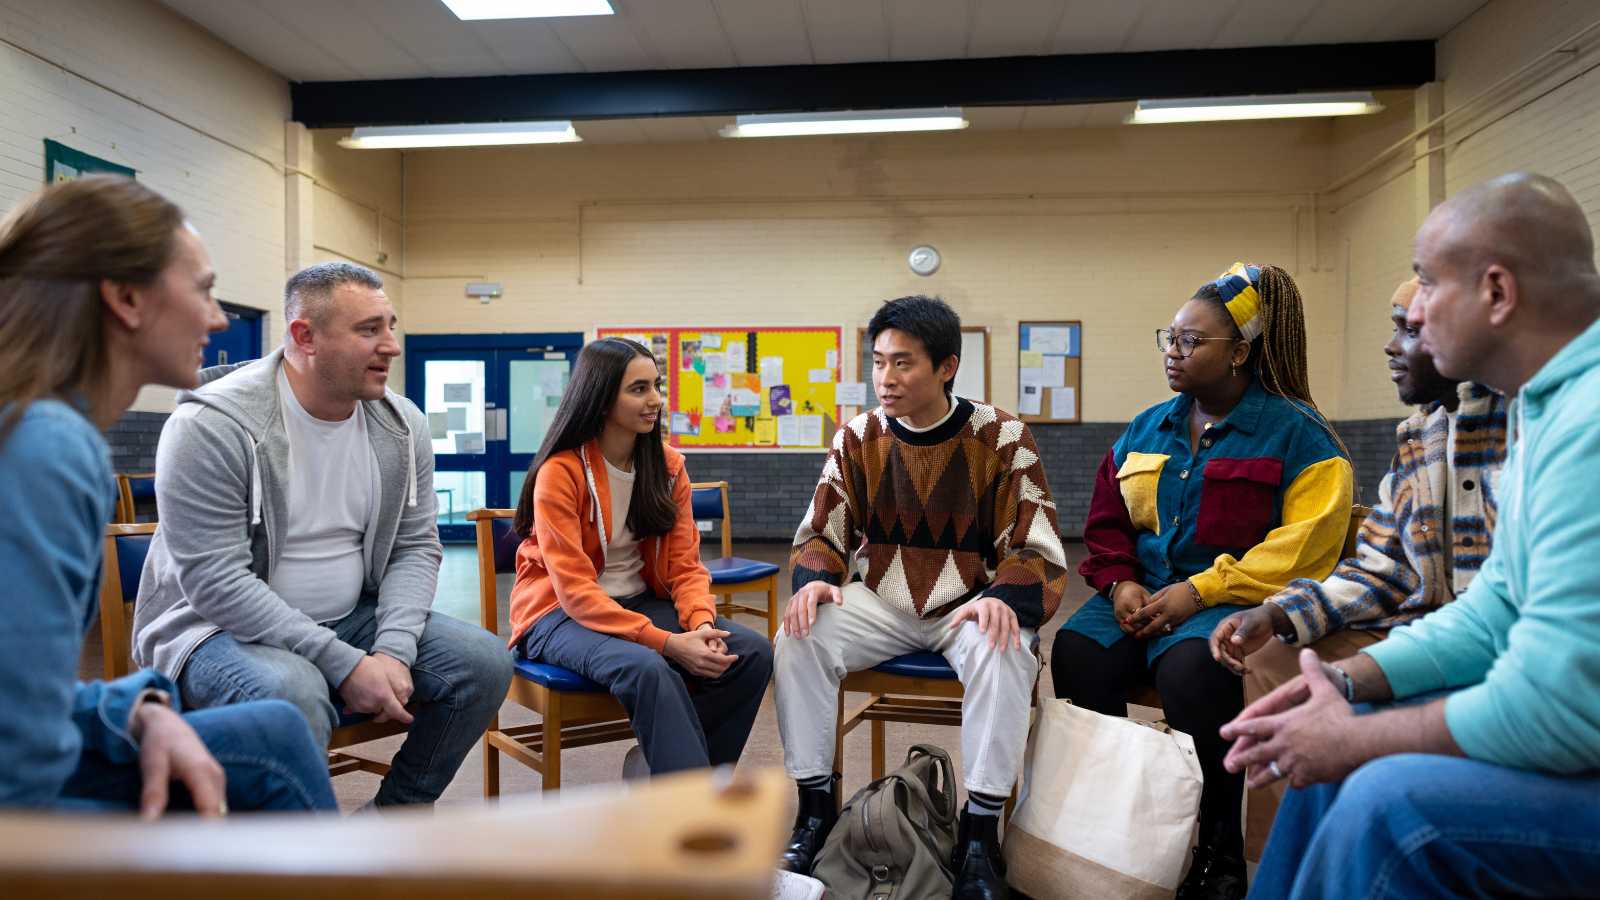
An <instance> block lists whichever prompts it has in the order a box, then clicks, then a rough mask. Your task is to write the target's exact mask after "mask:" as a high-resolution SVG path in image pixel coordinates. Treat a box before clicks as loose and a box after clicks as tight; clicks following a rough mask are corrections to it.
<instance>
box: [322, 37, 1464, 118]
mask: <svg viewBox="0 0 1600 900" xmlns="http://www.w3.org/2000/svg"><path fill="white" fill-rule="evenodd" d="M1433 48H1434V45H1433V42H1432V41H1387V42H1382V43H1368V44H1313V45H1307V46H1288V47H1250V48H1239V49H1232V50H1162V51H1154V52H1147V53H1092V54H1078V55H1071V56H1012V57H1005V58H1000V59H949V60H933V61H923V62H873V63H847V64H841V65H825V66H764V67H751V68H730V69H659V70H650V71H639V72H595V73H583V74H562V75H492V76H484V77H476V78H402V79H395V80H385V81H312V82H299V83H295V84H293V85H291V86H290V96H291V98H292V100H293V105H294V118H295V120H296V121H298V122H302V123H304V124H305V125H306V126H308V127H311V128H349V127H353V126H357V125H411V124H427V123H450V122H494V121H537V120H549V119H575V120H583V119H623V118H636V117H644V116H723V115H735V114H738V113H777V112H810V111H818V110H847V109H914V108H919V107H931V106H1036V105H1056V104H1071V103H1102V102H1110V101H1119V100H1136V99H1158V98H1175V97H1212V96H1228V95H1240V94H1289V93H1295V92H1299V91H1338V90H1378V89H1385V88H1411V87H1416V86H1418V85H1421V84H1425V83H1427V82H1429V81H1432V80H1433V77H1434V58H1433Z"/></svg>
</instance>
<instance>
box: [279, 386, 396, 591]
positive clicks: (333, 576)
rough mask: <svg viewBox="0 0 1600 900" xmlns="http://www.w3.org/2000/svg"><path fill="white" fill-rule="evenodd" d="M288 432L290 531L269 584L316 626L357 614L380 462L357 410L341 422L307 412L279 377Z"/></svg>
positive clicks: (365, 422)
mask: <svg viewBox="0 0 1600 900" xmlns="http://www.w3.org/2000/svg"><path fill="white" fill-rule="evenodd" d="M278 395H279V397H280V398H281V403H282V406H283V424H284V428H285V430H286V431H287V432H288V435H289V491H288V506H289V527H288V530H287V534H288V537H287V539H286V540H285V541H284V544H283V549H282V552H281V553H280V554H279V556H278V565H277V567H276V568H275V569H273V571H272V579H271V581H269V582H268V586H269V587H271V588H272V591H273V593H275V594H277V595H278V596H279V597H282V598H283V600H284V602H286V603H288V604H289V605H290V606H292V607H294V608H295V609H298V610H300V611H301V612H303V613H305V614H306V615H308V616H310V617H311V618H312V619H314V620H315V621H317V622H333V621H337V620H339V619H342V618H344V617H345V616H347V615H349V614H350V611H351V610H353V609H355V607H356V601H357V600H359V599H360V597H361V584H362V581H363V579H364V578H365V575H366V568H367V564H366V554H365V538H366V533H367V527H368V525H369V524H370V522H371V520H372V516H373V511H374V507H375V504H376V498H377V493H378V486H377V484H376V476H377V471H378V465H377V460H376V459H375V458H374V457H373V453H372V443H371V442H370V441H369V440H368V439H367V417H366V414H365V413H364V412H363V411H362V410H361V407H360V406H357V407H356V410H355V412H353V413H351V414H350V417H349V418H347V419H345V420H344V421H342V422H324V421H323V420H321V419H318V418H316V417H314V416H312V415H311V414H310V413H308V412H306V410H305V407H303V406H301V405H300V400H299V399H298V398H297V397H295V395H294V390H293V389H291V388H290V387H289V379H288V376H286V375H284V373H283V372H282V371H281V370H280V371H279V372H278Z"/></svg>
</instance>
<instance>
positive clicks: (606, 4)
mask: <svg viewBox="0 0 1600 900" xmlns="http://www.w3.org/2000/svg"><path fill="white" fill-rule="evenodd" d="M443 3H444V5H445V6H448V7H450V11H451V12H453V13H455V14H456V18H458V19H460V20H462V21H464V22H476V21H481V20H484V19H550V18H556V17H559V16H609V15H612V14H613V13H615V12H616V10H614V9H612V8H611V3H610V0H443Z"/></svg>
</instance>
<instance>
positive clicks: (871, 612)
mask: <svg viewBox="0 0 1600 900" xmlns="http://www.w3.org/2000/svg"><path fill="white" fill-rule="evenodd" d="M867 336H868V339H869V340H871V341H872V369H873V375H872V379H873V385H874V387H875V388H876V389H877V394H878V399H879V402H880V403H881V406H879V407H878V408H877V409H874V410H872V411H870V412H866V413H863V414H861V415H859V416H857V417H855V418H854V419H852V420H851V421H850V422H849V424H847V425H846V426H845V427H844V428H841V429H839V432H838V433H837V434H836V435H834V441H833V448H832V450H831V451H830V452H829V453H828V459H827V462H826V463H824V464H823V467H822V478H821V480H820V481H819V482H818V484H817V490H816V493H815V495H814V496H813V498H812V501H811V507H810V509H809V510H807V512H806V518H805V521H804V522H802V523H801V525H800V529H799V532H798V533H797V534H796V535H795V544H794V551H793V555H792V557H791V565H792V568H793V570H794V596H793V598H792V599H791V600H790V601H789V605H788V608H787V610H786V611H785V613H784V624H783V630H782V632H781V633H780V636H779V638H778V640H777V644H776V647H775V655H776V660H775V671H776V679H777V704H778V727H779V730H780V732H781V733H782V737H783V746H784V763H785V766H786V768H787V769H788V771H789V774H790V776H792V777H793V778H794V779H795V781H796V782H797V783H798V785H799V789H800V811H799V815H798V816H797V817H796V821H795V830H794V834H793V837H792V839H791V841H790V844H789V847H788V849H787V850H786V851H785V853H784V856H783V861H782V865H783V867H784V868H786V869H789V870H790V871H795V872H801V873H806V872H809V871H810V869H811V865H812V863H813V861H814V859H815V857H816V853H817V851H818V850H819V849H821V847H822V843H823V841H824V839H825V838H826V837H827V834H828V831H829V830H830V829H831V828H832V827H833V822H834V819H835V815H836V814H835V809H836V799H835V796H836V791H837V789H838V787H837V785H838V779H839V775H838V774H837V773H835V772H834V771H833V751H834V729H835V727H836V719H837V713H838V710H837V706H838V700H839V682H840V681H841V680H842V679H843V678H844V676H845V674H846V673H849V672H855V671H860V670H862V669H870V668H872V667H873V666H875V665H878V664H879V663H882V662H884V661H885V660H887V659H890V658H891V657H895V656H899V655H902V654H906V653H915V652H918V651H930V650H931V651H934V652H937V653H940V654H942V655H943V656H944V657H945V659H946V660H948V661H949V663H950V666H951V668H953V669H954V670H955V672H956V674H957V676H958V677H959V678H960V679H961V683H962V686H963V687H964V689H965V696H964V699H963V700H962V711H961V718H962V729H961V755H962V761H963V775H964V781H965V783H966V787H967V791H968V796H969V799H968V803H967V805H966V807H965V808H964V809H963V810H962V813H961V826H960V835H959V837H958V839H957V841H956V846H955V853H954V858H953V860H952V870H953V871H954V872H955V873H956V883H955V894H954V895H955V896H956V897H999V896H1005V895H1006V887H1005V879H1004V871H1003V864H1002V862H1001V860H1000V852H999V838H998V834H997V832H998V827H997V826H998V815H999V812H1000V809H1001V807H1002V806H1003V805H1004V803H1005V799H1006V797H1007V796H1008V795H1009V794H1010V793H1011V789H1012V786H1013V784H1014V783H1015V782H1016V779H1017V773H1018V771H1019V769H1020V768H1021V765H1022V751H1023V743H1024V741H1025V740H1026V738H1027V733H1028V715H1029V706H1030V700H1031V699H1032V691H1033V685H1034V680H1035V677H1036V676H1037V674H1038V670H1039V663H1038V660H1037V658H1036V657H1035V656H1034V653H1033V645H1034V635H1035V632H1036V631H1037V629H1038V628H1039V626H1040V625H1042V624H1043V623H1044V622H1045V621H1046V620H1047V619H1049V618H1050V617H1051V615H1053V614H1054V613H1055V611H1056V607H1057V606H1058V605H1059V604H1060V602H1061V594H1062V591H1063V590H1064V588H1065V587H1066V580H1067V569H1066V557H1065V552H1064V551H1063V548H1062V546H1061V537H1060V532H1059V531H1058V530H1057V527H1056V506H1055V503H1053V502H1051V500H1050V489H1049V486H1048V484H1047V483H1046V481H1045V474H1044V466H1043V464H1042V463H1041V462H1040V459H1039V452H1038V448H1037V447H1036V446H1035V444H1034V442H1033V436H1032V435H1031V434H1030V433H1029V432H1028V428H1027V426H1025V425H1024V424H1022V422H1020V421H1018V420H1017V419H1016V418H1014V417H1012V416H1011V415H1010V414H1008V413H1004V412H1001V411H999V410H997V409H995V408H994V407H992V406H988V405H987V404H983V403H975V402H973V401H971V400H966V399H962V398H959V397H955V396H953V395H952V394H951V385H952V383H953V381H954V379H955V374H956V368H957V366H958V365H959V364H960V359H959V358H958V356H957V354H958V353H959V352H960V349H961V320H960V318H959V317H958V316H957V315H956V313H955V312H954V311H953V310H951V309H950V307H949V306H947V305H945V303H944V302H943V301H941V300H937V299H930V298H927V297H903V298H901V299H898V300H891V301H889V302H887V303H885V304H884V305H883V307H882V308H881V309H879V310H878V313H877V314H876V315H874V316H873V317H872V322H871V323H870V324H869V325H868V328H867Z"/></svg>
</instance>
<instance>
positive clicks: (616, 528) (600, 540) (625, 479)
mask: <svg viewBox="0 0 1600 900" xmlns="http://www.w3.org/2000/svg"><path fill="white" fill-rule="evenodd" d="M664 409H665V403H664V400H663V398H662V396H661V376H660V373H659V372H658V371H657V369H656V361H655V357H654V356H652V355H651V353H650V351H649V350H647V349H646V348H645V347H644V346H643V345H641V344H639V343H636V342H634V341H630V340H627V339H625V338H603V339H601V340H598V341H595V342H593V343H591V344H589V345H588V346H586V347H584V348H583V351H582V352H581V353H579V354H578V364H577V367H576V368H575V369H574V370H573V373H572V381H571V383H570V384H569V385H568V387H567V390H566V393H565V394H564V395H563V396H562V398H561V406H560V408H559V409H557V411H556V416H555V420H554V421H553V422H552V423H551V425H550V431H549V433H548V434H547V435H546V436H545V440H544V444H543V446H541V447H540V448H539V453H538V455H537V456H535V457H534V460H533V465H532V466H531V467H529V469H528V477H527V479H526V480H524V481H523V484H522V498H521V500H520V501H519V502H518V504H517V516H516V520H515V522H514V525H513V527H514V528H515V530H516V532H517V534H518V536H520V537H521V538H522V545H521V546H520V547H519V548H518V549H517V581H516V584H515V586H513V587H512V589H511V628H512V634H514V635H516V637H515V638H514V639H513V640H512V646H513V647H515V648H517V650H518V652H519V653H520V654H522V655H523V656H524V657H526V658H527V659H529V660H531V661H533V662H542V663H548V664H551V665H556V666H561V667H563V668H566V669H571V670H572V671H574V672H577V673H578V674H579V675H582V676H583V677H585V678H588V679H589V680H591V681H594V682H595V683H597V684H600V685H602V686H604V687H605V688H606V689H607V690H609V691H610V692H611V693H612V694H613V695H615V696H616V698H617V699H618V700H620V701H621V702H622V705H623V707H624V708H625V709H627V711H628V718H629V719H630V720H632V722H633V731H634V734H635V735H637V736H638V738H639V747H640V749H642V751H643V753H644V758H645V760H646V762H648V763H649V766H650V771H651V772H652V773H656V774H659V773H663V772H675V771H678V770H681V769H693V768H699V767H703V766H707V765H721V764H724V763H732V762H735V761H737V760H738V758H739V754H740V753H741V752H742V751H743V750H744V744H745V740H746V739H747V738H748V737H749V736H750V726H751V725H752V724H753V723H754V722H755V718H756V711H757V710H758V709H759V708H760V707H761V697H762V695H763V694H764V693H765V692H766V686H767V680H768V678H769V677H770V676H771V674H772V646H771V645H770V644H768V643H767V641H766V640H765V639H764V638H762V637H761V636H760V635H758V634H756V632H754V631H752V630H750V629H749V628H746V627H744V626H743V625H739V624H736V623H734V622H731V621H729V620H727V619H724V618H718V617H717V613H716V600H715V597H714V596H713V595H712V593H711V576H710V573H708V572H707V571H706V568H705V566H704V565H702V564H701V562H700V532H699V529H698V528H696V527H695V522H694V514H693V512H692V510H691V508H690V489H689V475H688V473H687V472H686V471H685V470H684V465H683V454H681V453H679V452H678V451H677V450H674V449H673V448H671V447H668V446H666V445H665V442H664V441H663V440H662V435H661V418H662V415H663V412H664Z"/></svg>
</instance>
